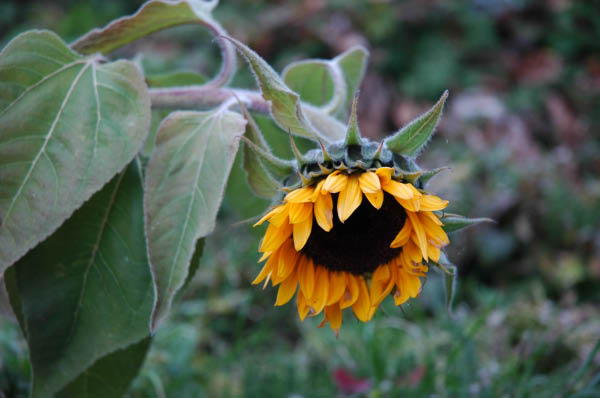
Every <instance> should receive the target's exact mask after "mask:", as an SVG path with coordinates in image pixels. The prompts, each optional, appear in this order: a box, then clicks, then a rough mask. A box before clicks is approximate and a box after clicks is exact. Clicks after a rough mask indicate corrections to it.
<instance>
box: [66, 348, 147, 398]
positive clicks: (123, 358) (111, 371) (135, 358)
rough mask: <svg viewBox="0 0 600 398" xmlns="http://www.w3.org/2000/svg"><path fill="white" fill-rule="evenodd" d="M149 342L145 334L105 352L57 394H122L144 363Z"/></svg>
mask: <svg viewBox="0 0 600 398" xmlns="http://www.w3.org/2000/svg"><path fill="white" fill-rule="evenodd" d="M150 342H151V338H150V337H146V338H145V339H143V340H142V341H140V342H139V343H135V344H132V345H130V346H129V347H127V348H125V349H122V350H117V351H115V352H113V353H111V354H108V355H107V356H105V357H104V358H102V359H100V360H98V362H96V363H95V364H94V365H93V366H92V367H91V368H89V369H87V370H86V371H85V372H83V373H82V374H81V375H80V376H79V377H78V378H77V379H76V380H75V381H73V382H72V383H70V384H69V385H68V386H67V387H65V388H64V389H62V390H61V391H60V392H59V393H58V394H56V398H75V397H85V398H106V397H111V398H118V397H121V396H123V394H125V393H126V392H127V390H128V389H129V386H130V385H131V382H132V381H133V379H135V377H136V376H137V374H138V372H139V370H140V368H141V366H142V364H143V363H144V359H145V358H146V353H147V352H148V348H149V347H150Z"/></svg>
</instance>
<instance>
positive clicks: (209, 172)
mask: <svg viewBox="0 0 600 398" xmlns="http://www.w3.org/2000/svg"><path fill="white" fill-rule="evenodd" d="M245 125H246V121H245V120H244V118H243V117H242V116H241V115H240V114H238V113H234V112H231V111H228V110H227V109H224V108H222V109H216V110H213V111H208V112H175V113H172V114H171V115H169V116H168V117H167V118H166V119H165V120H164V121H163V122H162V124H161V126H160V128H159V131H158V135H157V140H156V147H155V149H154V153H153V155H152V158H151V159H150V162H149V163H148V168H147V169H146V192H145V199H144V206H145V213H146V231H147V236H148V253H149V255H150V263H151V264H152V269H153V270H154V277H155V283H156V287H157V303H156V307H155V309H154V314H153V321H152V322H153V327H154V328H156V327H157V326H158V324H159V323H160V322H161V321H162V319H164V317H165V316H166V315H167V312H168V311H169V308H170V306H171V301H172V300H173V297H174V296H175V294H176V293H177V291H178V290H179V289H180V288H181V287H182V285H183V283H184V281H185V279H186V276H187V275H188V272H189V266H190V260H191V258H192V254H193V253H194V248H195V246H196V241H197V240H198V239H199V238H202V237H205V236H206V235H208V234H209V233H210V232H212V230H213V228H214V226H215V219H216V217H217V211H218V210H219V207H220V204H221V200H222V197H223V191H224V190H225V185H226V183H227V178H228V176H229V172H230V170H231V166H232V164H233V161H234V159H235V154H236V152H237V149H238V143H239V136H241V135H242V134H244V128H245Z"/></svg>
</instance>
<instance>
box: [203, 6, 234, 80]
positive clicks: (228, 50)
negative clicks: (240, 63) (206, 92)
mask: <svg viewBox="0 0 600 398" xmlns="http://www.w3.org/2000/svg"><path fill="white" fill-rule="evenodd" d="M199 23H200V24H201V25H203V26H204V27H206V28H207V29H208V30H210V31H211V33H212V34H213V35H214V36H215V40H217V42H218V44H219V47H220V48H221V70H220V71H219V73H218V74H217V75H216V76H215V77H214V78H213V79H212V80H210V81H209V82H207V83H205V84H204V85H203V86H205V87H207V88H211V87H213V88H214V87H223V86H225V85H226V84H227V83H229V81H230V80H231V78H232V77H233V74H234V72H235V67H236V59H237V58H236V52H235V47H234V46H233V44H231V42H229V41H228V40H225V39H224V38H223V37H224V36H227V32H226V31H225V29H223V27H222V26H221V25H220V24H219V23H218V22H217V21H215V20H214V19H212V18H211V19H210V20H207V21H199Z"/></svg>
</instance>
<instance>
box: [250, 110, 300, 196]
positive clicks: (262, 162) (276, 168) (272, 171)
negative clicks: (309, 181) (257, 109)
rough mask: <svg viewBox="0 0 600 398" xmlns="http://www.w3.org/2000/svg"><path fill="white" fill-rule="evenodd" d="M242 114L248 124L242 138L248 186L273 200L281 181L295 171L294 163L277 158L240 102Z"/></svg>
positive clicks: (257, 193) (256, 192) (258, 194)
mask: <svg viewBox="0 0 600 398" xmlns="http://www.w3.org/2000/svg"><path fill="white" fill-rule="evenodd" d="M239 105H240V108H241V110H242V114H243V115H244V117H245V118H246V121H247V122H248V123H247V125H246V132H245V134H244V136H243V137H241V139H242V142H243V143H244V145H243V148H242V168H243V169H244V171H245V172H246V178H247V181H248V185H249V186H250V188H251V189H252V191H253V192H254V193H255V194H256V195H257V196H260V197H263V198H267V199H269V198H272V197H273V196H275V195H276V194H277V192H278V191H279V188H280V187H281V184H280V182H279V181H278V180H279V179H283V178H285V177H287V176H288V175H290V174H291V173H292V172H293V171H294V165H293V162H291V161H287V160H284V159H279V158H278V157H277V156H275V155H274V154H273V153H272V152H271V149H270V148H269V145H268V144H267V141H266V140H265V138H264V136H263V134H262V132H261V131H260V128H259V127H258V125H257V124H256V121H255V120H254V118H253V117H252V115H250V113H249V112H248V110H247V109H246V107H245V106H244V104H243V103H241V102H240V104H239Z"/></svg>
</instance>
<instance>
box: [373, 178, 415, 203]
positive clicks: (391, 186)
mask: <svg viewBox="0 0 600 398" xmlns="http://www.w3.org/2000/svg"><path fill="white" fill-rule="evenodd" d="M409 185H410V184H403V183H401V182H398V181H394V180H390V181H388V182H386V183H385V184H382V185H381V186H382V188H383V190H384V191H386V192H387V193H389V194H392V195H394V196H395V197H396V198H398V199H405V200H406V199H412V197H413V196H414V193H413V191H412V189H410V188H409Z"/></svg>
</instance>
